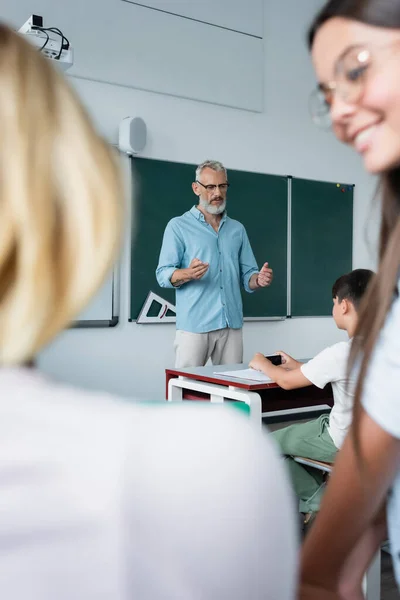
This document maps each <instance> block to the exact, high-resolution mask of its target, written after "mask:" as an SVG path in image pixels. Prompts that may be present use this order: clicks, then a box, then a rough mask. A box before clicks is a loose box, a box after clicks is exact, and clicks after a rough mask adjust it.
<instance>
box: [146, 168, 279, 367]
mask: <svg viewBox="0 0 400 600" xmlns="http://www.w3.org/2000/svg"><path fill="white" fill-rule="evenodd" d="M228 187H229V182H228V176H227V171H226V169H225V167H224V166H223V165H222V164H221V163H220V162H217V161H211V160H208V161H205V162H203V163H202V164H201V165H199V166H198V167H197V169H196V179H195V181H194V182H193V183H192V189H193V192H194V193H195V194H196V196H197V197H198V204H197V205H196V206H193V207H192V208H191V209H190V210H189V211H187V212H185V213H184V214H183V215H181V216H179V217H174V218H173V219H171V221H169V223H168V224H167V227H166V229H165V232H164V238H163V243H162V247H161V252H160V258H159V263H158V267H157V271H156V276H157V281H158V283H159V285H160V286H161V287H165V288H171V287H174V288H176V326H177V331H176V337H175V344H174V347H175V366H176V367H179V368H183V367H193V366H203V365H205V364H206V362H207V361H208V359H209V358H211V360H212V363H213V364H214V365H221V364H234V363H241V362H243V335H242V326H243V305H242V298H241V294H240V285H243V287H244V289H245V290H246V292H250V293H251V292H253V291H255V290H257V289H258V288H263V287H267V286H268V285H270V283H271V281H272V276H273V273H272V269H271V268H269V266H268V263H264V265H263V267H262V269H261V270H260V271H259V270H258V267H257V263H256V259H255V258H254V254H253V251H252V249H251V246H250V242H249V239H248V237H247V233H246V230H245V228H244V226H243V225H242V224H241V223H239V221H235V220H234V219H231V218H230V217H228V215H227V213H226V204H227V202H226V196H227V191H228Z"/></svg>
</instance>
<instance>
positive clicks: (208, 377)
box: [165, 364, 279, 391]
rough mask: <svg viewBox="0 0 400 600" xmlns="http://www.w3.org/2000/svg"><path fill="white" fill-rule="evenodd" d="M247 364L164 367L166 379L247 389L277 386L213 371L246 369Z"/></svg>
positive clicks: (263, 388) (264, 388)
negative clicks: (186, 379) (178, 378)
mask: <svg viewBox="0 0 400 600" xmlns="http://www.w3.org/2000/svg"><path fill="white" fill-rule="evenodd" d="M247 368H248V367H247V365H245V364H238V365H215V366H214V365H210V366H206V367H188V368H187V369H165V374H166V376H167V379H170V378H171V377H188V378H189V379H196V380H197V381H206V382H207V383H215V384H218V385H227V386H229V385H230V386H233V387H237V388H241V389H244V390H249V391H256V390H266V389H268V388H277V387H279V386H278V385H277V384H276V383H272V382H270V383H262V382H260V381H253V382H252V381H250V379H239V378H237V377H228V376H226V375H222V376H221V375H218V373H215V371H238V370H239V369H247Z"/></svg>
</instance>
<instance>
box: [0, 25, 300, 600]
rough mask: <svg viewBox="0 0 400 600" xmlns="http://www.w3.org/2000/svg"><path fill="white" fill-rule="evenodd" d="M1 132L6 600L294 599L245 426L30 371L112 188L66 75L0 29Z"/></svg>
mask: <svg viewBox="0 0 400 600" xmlns="http://www.w3.org/2000/svg"><path fill="white" fill-rule="evenodd" d="M0 139H1V144H0V365H1V367H0V597H1V598H4V599H5V598H7V599H9V600H26V599H27V598H34V599H35V600H55V599H57V600H78V599H81V598H82V599H85V600H91V599H96V600H101V599H103V598H104V599H107V600H122V599H124V600H125V599H128V598H135V599H137V600H147V599H148V600H161V599H162V600H169V599H182V600H183V599H184V600H191V599H207V600H212V599H214V598H215V599H218V600H223V599H224V598H226V599H229V600H235V599H237V600H243V599H244V598H251V599H252V600H257V599H258V598H271V599H272V598H274V599H275V598H276V599H277V598H279V600H292V599H293V598H294V588H295V578H296V566H295V562H296V560H295V553H296V540H295V533H294V510H293V505H292V503H291V498H290V491H289V487H288V483H287V481H286V478H285V476H284V473H282V466H281V463H280V461H279V459H278V458H277V456H276V454H275V450H274V449H273V448H272V447H271V443H270V441H269V439H267V438H266V437H264V436H263V435H262V434H261V433H260V432H255V431H254V428H252V427H250V425H249V423H248V421H247V420H246V419H245V418H244V417H242V416H241V415H239V414H237V413H236V412H235V411H230V410H228V409H225V410H224V409H223V408H218V407H216V408H212V407H207V406H204V407H198V406H193V405H192V404H191V403H188V404H185V405H181V406H178V407H175V406H170V405H167V404H166V403H160V404H154V405H148V404H147V405H141V404H134V403H128V402H119V401H118V400H117V399H114V398H112V397H111V396H108V395H105V394H98V393H92V394H91V393H88V392H83V391H79V390H77V389H73V388H69V387H66V386H63V385H61V384H57V383H55V382H53V381H48V380H46V379H45V378H44V377H43V376H41V375H40V374H39V373H38V372H36V371H35V370H34V369H32V368H28V367H27V366H24V365H27V364H28V363H31V361H32V360H33V359H34V357H35V355H36V354H37V353H38V352H39V350H40V349H41V348H42V347H43V346H44V345H45V344H47V343H48V342H49V341H50V340H51V339H52V338H53V337H54V336H55V335H56V334H57V333H58V332H59V331H61V330H62V329H63V328H64V327H66V326H68V324H69V323H70V322H71V320H73V319H74V318H75V317H76V315H77V314H78V313H79V312H80V311H81V309H82V308H83V307H84V306H85V304H86V303H87V302H88V300H89V299H90V298H91V296H92V295H93V294H94V292H95V291H96V290H97V288H98V287H99V285H100V284H101V282H102V280H103V278H104V276H105V274H106V273H107V270H108V268H109V267H110V265H111V264H112V262H113V260H114V258H115V255H116V252H117V248H118V238H119V231H120V224H121V213H122V210H121V199H122V188H121V182H120V176H119V172H118V169H117V166H116V160H115V157H114V156H113V155H112V152H111V150H110V148H109V147H108V145H107V144H106V143H105V142H104V141H103V140H102V139H101V138H100V137H99V135H98V134H97V133H96V132H95V130H94V128H93V126H92V124H91V122H90V120H89V118H88V115H87V114H86V112H85V110H84V109H83V108H82V106H81V104H80V102H79V101H78V100H77V98H76V96H75V94H74V93H73V91H72V90H71V89H70V87H69V86H68V85H67V83H66V82H65V80H64V79H63V78H62V76H61V75H60V74H59V73H58V72H56V71H55V70H53V68H52V66H51V64H50V62H49V61H47V60H46V59H45V58H44V57H43V56H42V55H41V54H39V53H38V52H37V51H36V50H35V49H34V48H33V47H31V46H30V45H29V44H28V43H26V42H25V41H24V40H23V39H22V38H20V37H19V36H18V35H17V34H16V33H14V32H13V31H11V30H10V29H9V28H8V27H6V26H4V25H1V24H0ZM278 516H279V517H280V518H278Z"/></svg>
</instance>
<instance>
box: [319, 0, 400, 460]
mask: <svg viewBox="0 0 400 600" xmlns="http://www.w3.org/2000/svg"><path fill="white" fill-rule="evenodd" d="M334 17H342V18H346V19H351V20H355V21H359V22H360V23H364V24H365V25H371V26H373V27H384V28H387V29H400V1H399V0H330V1H329V2H328V3H327V4H326V5H325V7H324V8H323V9H322V10H321V11H320V13H319V14H318V15H317V16H316V18H315V19H314V22H313V23H312V25H311V27H310V29H309V33H308V44H309V48H310V50H311V49H312V46H313V43H314V40H315V36H316V34H317V32H318V30H319V29H320V27H321V26H322V25H323V24H324V23H326V22H327V21H329V19H332V18H334ZM399 135H400V132H399ZM378 192H379V194H380V195H381V196H382V211H381V212H382V222H381V230H380V240H379V268H378V272H377V274H376V276H375V277H374V278H373V280H372V281H371V284H370V285H369V286H368V290H367V292H366V295H365V297H364V299H363V301H362V302H361V306H360V310H359V320H358V325H357V329H356V332H355V336H354V340H353V344H352V349H351V353H350V361H349V371H351V369H352V368H353V367H354V365H355V363H356V361H357V359H358V358H359V357H360V358H361V367H360V371H359V375H358V381H357V385H356V390H355V402H354V424H355V427H354V428H353V435H354V438H353V439H354V441H355V445H356V451H357V454H358V455H359V452H358V450H359V438H358V428H357V424H358V422H359V417H360V411H361V403H360V398H361V395H362V391H363V383H364V379H365V375H366V373H367V369H368V364H369V362H370V359H371V354H372V350H373V348H374V346H375V344H376V341H377V339H378V336H379V332H380V330H381V329H382V327H383V325H384V322H385V319H386V315H387V313H388V312H389V309H390V307H391V305H392V302H393V299H394V297H395V295H396V294H397V280H398V277H399V270H400V167H396V168H394V169H392V170H390V171H387V172H386V173H384V174H383V175H382V176H381V180H380V184H379V188H378Z"/></svg>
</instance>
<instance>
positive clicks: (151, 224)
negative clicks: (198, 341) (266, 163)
mask: <svg viewBox="0 0 400 600" xmlns="http://www.w3.org/2000/svg"><path fill="white" fill-rule="evenodd" d="M195 168H196V165H192V164H184V163H174V162H167V161H160V160H151V159H144V158H133V159H132V179H133V210H132V247H131V309H130V318H131V320H136V319H137V317H138V315H139V313H140V311H141V309H142V307H143V304H144V302H145V300H146V298H147V295H148V293H149V292H150V291H152V292H154V293H156V294H158V295H159V296H161V297H162V298H163V299H165V300H167V301H168V302H171V303H172V304H174V303H175V298H174V295H175V294H174V290H169V289H162V288H160V287H159V286H158V283H157V280H156V277H155V270H156V268H157V264H158V257H159V252H160V248H161V243H162V238H163V233H164V229H165V227H166V225H167V223H168V221H169V220H170V219H171V218H173V217H176V216H179V215H181V214H183V213H184V212H185V211H187V210H190V208H191V207H192V206H193V204H195V203H196V197H195V195H194V194H193V192H192V189H191V183H192V181H193V180H194V177H195ZM228 179H229V182H230V184H231V186H230V188H229V193H228V214H229V216H230V217H232V218H234V219H237V220H239V221H241V222H242V223H243V225H244V226H245V228H246V230H247V233H248V236H249V239H250V243H251V245H252V248H253V251H254V254H255V257H256V259H257V262H258V264H259V267H261V265H262V264H263V263H264V262H266V261H267V262H269V263H270V265H271V267H272V268H273V269H274V281H273V284H272V285H271V287H269V288H267V289H265V290H258V291H257V292H255V293H254V294H247V293H245V292H243V300H244V304H243V309H244V316H245V318H246V317H253V318H268V317H284V316H286V312H287V210H288V209H287V178H286V177H281V176H275V175H264V174H260V173H249V172H246V171H233V170H232V171H231V170H229V171H228ZM151 314H152V313H151V311H150V315H149V316H151ZM155 314H157V311H156V312H154V315H155Z"/></svg>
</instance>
